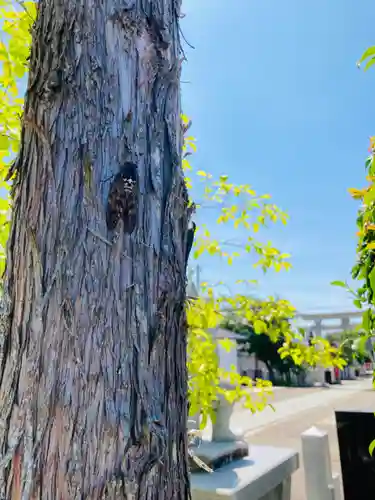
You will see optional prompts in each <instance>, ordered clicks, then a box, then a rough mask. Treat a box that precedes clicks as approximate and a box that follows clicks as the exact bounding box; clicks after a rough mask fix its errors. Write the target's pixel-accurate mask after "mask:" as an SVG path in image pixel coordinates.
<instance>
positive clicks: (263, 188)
mask: <svg viewBox="0 0 375 500" xmlns="http://www.w3.org/2000/svg"><path fill="white" fill-rule="evenodd" d="M183 12H184V13H185V14H186V17H185V18H184V20H183V23H182V27H183V32H184V35H185V37H186V39H187V40H188V41H189V43H191V44H192V45H193V46H194V47H195V49H194V50H192V49H189V48H187V49H186V53H187V57H188V62H187V63H186V64H185V66H184V72H183V81H187V82H188V83H183V84H182V92H183V108H184V112H185V113H186V114H187V115H188V116H189V117H191V118H192V120H193V127H192V134H193V135H194V136H195V137H196V138H197V146H198V152H197V153H196V154H195V155H194V157H193V159H192V164H193V166H194V168H195V169H203V170H206V171H209V172H211V173H212V174H213V175H214V176H218V175H220V174H228V175H229V177H230V180H232V181H233V182H235V183H249V184H251V185H252V186H254V188H255V189H256V190H257V191H259V192H263V193H269V194H271V195H272V198H273V200H274V202H275V203H276V204H277V205H278V206H280V207H281V208H283V209H284V210H285V211H287V212H288V214H289V215H290V222H289V224H288V225H287V226H286V227H285V226H281V225H280V226H277V227H276V226H274V227H272V228H270V229H269V231H267V233H266V234H265V237H266V239H271V240H272V241H273V243H274V244H275V246H277V247H278V248H280V249H282V250H284V251H288V252H290V253H291V254H292V264H293V269H292V270H291V271H289V272H285V273H281V274H276V273H273V272H270V273H268V274H267V275H265V276H262V275H260V274H257V273H256V272H254V270H253V269H252V265H251V262H250V260H249V258H245V257H244V258H241V259H239V260H238V261H237V263H235V264H233V266H232V267H228V266H227V265H225V264H223V263H222V262H220V261H219V260H217V259H213V258H211V257H208V258H202V260H201V265H202V279H203V280H207V281H209V282H211V283H215V282H217V281H218V280H223V281H225V282H226V283H228V285H229V287H230V289H231V290H232V291H236V290H239V289H238V288H236V285H235V281H236V280H237V279H244V278H246V279H252V278H259V280H260V281H259V286H258V287H257V288H255V289H254V293H256V294H259V295H269V294H277V295H278V296H281V297H283V298H287V299H289V300H291V301H292V302H293V303H294V305H296V307H297V308H298V309H299V310H300V311H302V312H303V311H313V310H316V311H320V310H325V311H329V310H331V311H340V310H352V309H354V307H353V306H352V305H351V301H350V298H349V297H348V296H347V295H346V293H345V291H343V290H341V289H339V288H336V287H332V286H331V285H330V282H331V281H332V280H335V279H347V278H348V277H349V274H350V268H351V266H352V265H353V263H354V261H355V242H356V238H355V232H356V226H355V218H356V211H357V203H356V202H355V201H353V200H352V199H351V198H350V196H349V194H348V192H347V189H348V188H349V187H360V186H362V185H364V184H365V170H364V160H365V158H366V156H367V154H368V153H367V148H368V138H369V136H370V135H375V120H374V115H375V113H374V106H375V105H374V99H373V92H374V87H375V70H372V71H371V70H370V71H369V72H366V73H365V72H363V71H360V70H358V69H357V68H356V61H357V60H358V58H359V57H360V55H361V54H362V52H363V51H364V49H366V48H367V47H369V46H371V45H375V33H374V30H373V22H372V21H371V19H372V14H373V3H370V1H369V0H363V1H361V2H355V1H354V0H345V1H339V0H330V1H327V0H324V1H323V0H315V1H314V2H312V1H304V2H301V1H297V0H286V1H284V2H279V1H276V0H232V1H231V2H228V0H225V1H224V0H204V1H203V2H202V1H199V2H198V1H197V0H185V1H184V3H183ZM215 216H217V213H215V212H214V211H212V210H202V212H201V213H200V214H198V222H199V223H202V222H205V223H207V224H208V226H209V227H210V229H211V231H212V233H213V234H214V235H218V238H219V239H230V238H232V237H236V232H235V231H234V230H231V229H230V228H229V227H227V228H225V229H224V227H217V228H216V227H215ZM218 231H219V232H218ZM193 264H195V263H194V262H193Z"/></svg>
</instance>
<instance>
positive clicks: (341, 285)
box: [331, 281, 348, 288]
mask: <svg viewBox="0 0 375 500" xmlns="http://www.w3.org/2000/svg"><path fill="white" fill-rule="evenodd" d="M331 285H332V286H340V287H341V288H347V287H348V285H347V284H346V283H344V282H343V281H331Z"/></svg>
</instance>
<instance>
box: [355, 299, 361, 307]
mask: <svg viewBox="0 0 375 500" xmlns="http://www.w3.org/2000/svg"><path fill="white" fill-rule="evenodd" d="M353 304H354V305H355V307H357V308H358V309H362V303H361V301H360V300H359V299H354V300H353Z"/></svg>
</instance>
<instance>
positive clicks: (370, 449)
mask: <svg viewBox="0 0 375 500" xmlns="http://www.w3.org/2000/svg"><path fill="white" fill-rule="evenodd" d="M374 450H375V439H374V440H373V441H371V443H370V446H369V447H368V452H369V453H370V456H371V457H372V454H373V453H374Z"/></svg>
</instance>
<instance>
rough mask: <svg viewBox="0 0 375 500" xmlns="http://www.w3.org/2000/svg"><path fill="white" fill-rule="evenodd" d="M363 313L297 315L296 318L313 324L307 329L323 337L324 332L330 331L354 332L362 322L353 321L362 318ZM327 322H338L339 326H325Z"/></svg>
mask: <svg viewBox="0 0 375 500" xmlns="http://www.w3.org/2000/svg"><path fill="white" fill-rule="evenodd" d="M362 314H363V312H362V311H353V312H349V311H346V312H335V313H297V314H296V318H297V319H299V320H302V321H309V322H313V325H312V326H309V327H307V329H308V330H309V331H310V332H311V331H312V332H313V333H314V334H315V335H316V336H319V337H322V336H323V333H324V332H327V331H329V330H331V331H332V330H333V331H340V330H341V331H347V330H353V329H354V328H355V327H356V326H357V325H358V324H359V323H360V321H358V320H357V321H354V322H353V321H352V320H355V319H357V318H358V319H361V318H362ZM326 320H337V321H338V324H337V325H327V324H324V321H326Z"/></svg>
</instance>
